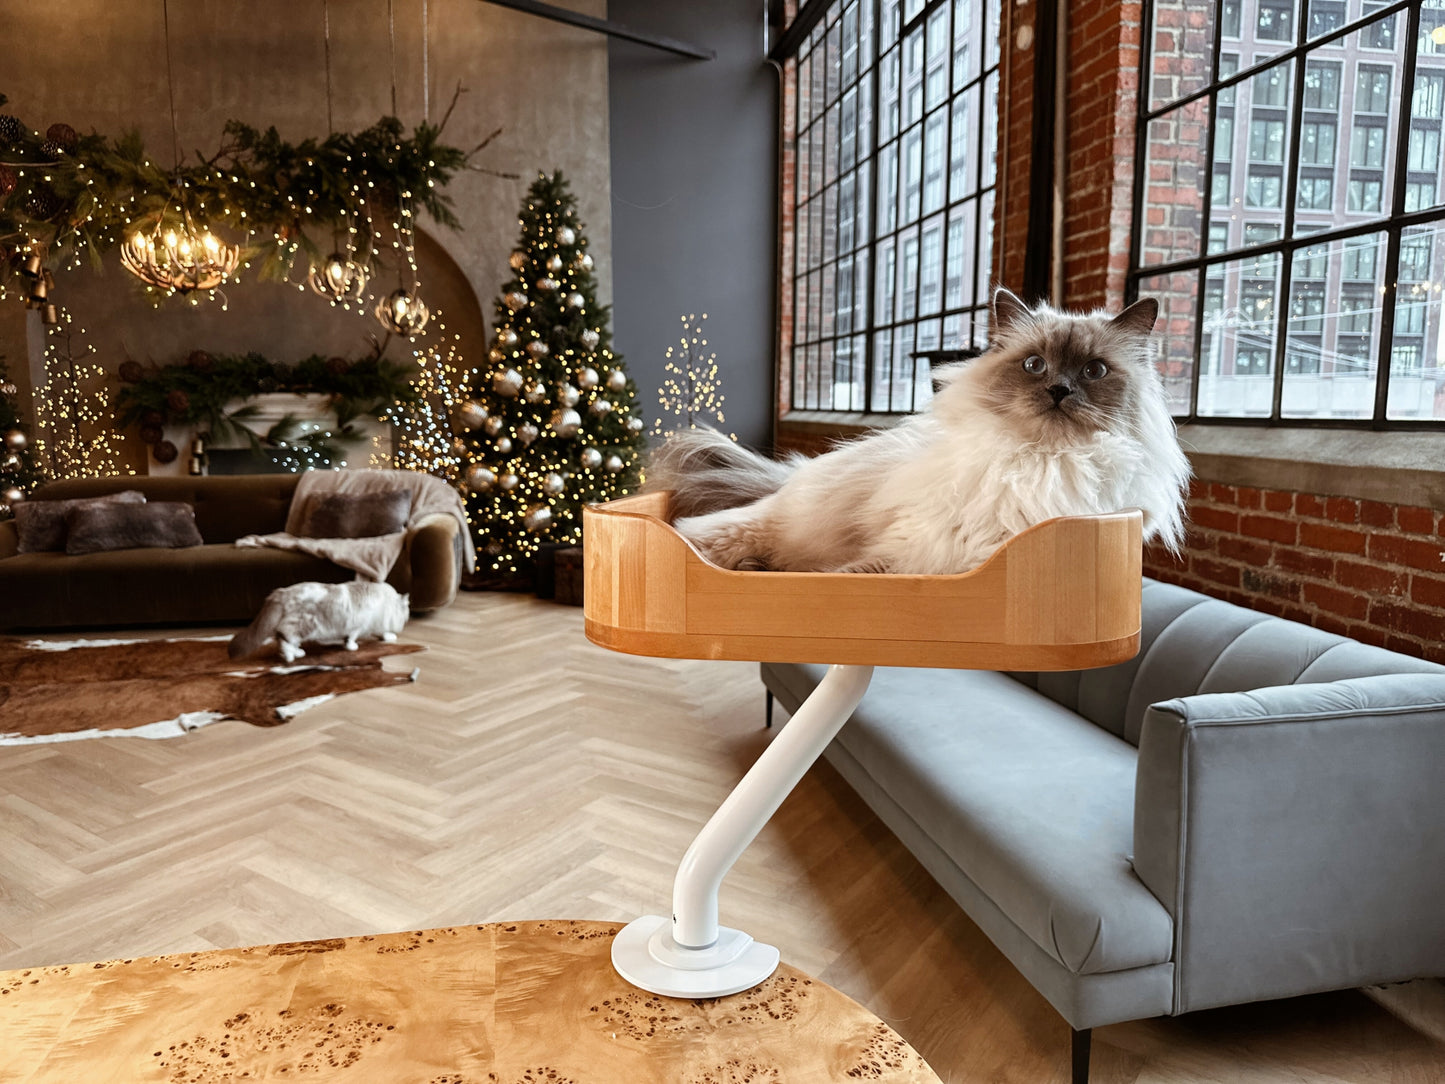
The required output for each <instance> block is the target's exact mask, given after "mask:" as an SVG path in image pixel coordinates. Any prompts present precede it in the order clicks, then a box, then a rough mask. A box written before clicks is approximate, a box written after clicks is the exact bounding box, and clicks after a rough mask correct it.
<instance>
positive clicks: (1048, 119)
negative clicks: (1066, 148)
mask: <svg viewBox="0 0 1445 1084" xmlns="http://www.w3.org/2000/svg"><path fill="white" fill-rule="evenodd" d="M1034 10H1035V11H1036V12H1037V15H1036V16H1035V23H1034V80H1033V84H1034V104H1033V112H1034V115H1033V130H1032V132H1031V133H1030V140H1029V225H1028V233H1027V234H1026V235H1025V239H1024V274H1023V281H1022V283H1021V284H1020V285H1021V287H1022V289H1023V296H1024V300H1025V301H1028V302H1031V303H1034V302H1039V301H1045V300H1047V299H1048V296H1049V258H1050V256H1051V255H1052V252H1053V243H1054V238H1053V233H1054V229H1053V227H1054V223H1053V202H1054V112H1055V110H1054V84H1055V82H1056V81H1057V79H1058V72H1057V71H1055V70H1054V55H1055V52H1056V51H1057V48H1058V31H1059V25H1058V13H1057V10H1056V9H1055V7H1054V5H1053V4H1052V3H1042V4H1038V5H1036V7H1035V8H1034ZM1002 45H1003V46H1004V47H1006V48H1012V47H1013V43H1012V42H1003V43H1002ZM999 127H1000V129H1001V131H1000V133H999V135H1000V138H1001V140H1002V141H1003V142H1004V143H1005V145H1007V140H1008V136H1007V129H1006V126H1004V125H1000V126H999ZM1007 197H1008V194H1007V193H1004V199H1005V200H1007ZM996 213H998V212H996Z"/></svg>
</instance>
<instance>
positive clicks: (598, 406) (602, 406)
mask: <svg viewBox="0 0 1445 1084" xmlns="http://www.w3.org/2000/svg"><path fill="white" fill-rule="evenodd" d="M587 409H588V410H590V411H592V413H593V414H596V415H597V416H598V417H599V418H605V417H607V415H609V414H611V413H612V403H611V402H609V401H608V400H606V399H594V400H592V405H591V406H590V407H588V408H587Z"/></svg>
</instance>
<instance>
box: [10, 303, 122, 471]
mask: <svg viewBox="0 0 1445 1084" xmlns="http://www.w3.org/2000/svg"><path fill="white" fill-rule="evenodd" d="M87 338H88V336H87V333H86V331H85V329H84V328H82V327H79V326H77V325H76V323H75V318H74V317H73V316H71V314H70V313H68V312H65V311H62V312H61V314H60V320H59V322H58V323H56V324H54V325H53V326H51V327H50V328H49V329H48V334H47V336H46V342H45V371H46V373H48V374H49V380H48V381H47V382H46V384H45V386H44V387H43V388H41V389H40V391H39V392H38V393H37V394H36V396H35V423H36V425H35V428H36V438H37V439H36V441H35V447H36V452H37V458H38V459H39V460H40V463H41V466H42V468H43V469H44V471H45V473H46V474H47V475H48V476H49V477H50V478H52V479H61V478H96V477H104V476H108V475H112V474H134V473H135V468H133V467H128V466H126V465H125V464H124V462H123V460H122V458H121V454H120V451H119V450H118V449H117V448H116V446H115V444H114V443H113V441H114V431H113V430H112V428H111V426H112V425H113V424H114V419H113V418H112V416H111V409H110V391H109V389H108V387H107V383H106V382H107V374H106V372H105V370H104V369H103V368H101V367H100V365H98V364H96V363H95V362H93V361H90V360H89V359H90V358H91V357H92V356H93V355H94V354H95V347H94V346H92V345H90V343H89V342H88V341H87Z"/></svg>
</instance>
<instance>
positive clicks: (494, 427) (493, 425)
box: [482, 415, 507, 437]
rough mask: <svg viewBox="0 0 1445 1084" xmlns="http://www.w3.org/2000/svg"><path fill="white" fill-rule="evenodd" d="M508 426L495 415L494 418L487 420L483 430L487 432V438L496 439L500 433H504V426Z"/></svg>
mask: <svg viewBox="0 0 1445 1084" xmlns="http://www.w3.org/2000/svg"><path fill="white" fill-rule="evenodd" d="M506 424H507V423H506V422H504V421H502V419H501V418H498V417H496V416H495V415H493V416H492V417H490V418H488V419H487V422H486V424H485V425H484V426H482V428H483V429H485V430H486V431H487V436H489V437H494V436H496V435H497V434H498V433H500V432H501V431H502V426H504V425H506Z"/></svg>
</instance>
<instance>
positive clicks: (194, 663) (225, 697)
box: [0, 636, 425, 745]
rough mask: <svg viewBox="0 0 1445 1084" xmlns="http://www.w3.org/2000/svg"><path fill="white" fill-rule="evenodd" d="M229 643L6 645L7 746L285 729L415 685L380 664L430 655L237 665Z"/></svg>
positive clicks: (371, 651) (1, 675)
mask: <svg viewBox="0 0 1445 1084" xmlns="http://www.w3.org/2000/svg"><path fill="white" fill-rule="evenodd" d="M230 639H231V638H230V637H229V636H213V637H206V638H202V639H176V640H63V641H45V640H20V639H14V638H0V745H19V744H26V743H30V742H55V741H74V740H77V739H81V738H103V737H128V738H170V737H175V736H176V735H179V734H184V733H186V732H187V731H191V730H195V729H197V728H199V727H202V726H205V725H206V724H208V723H214V722H219V721H220V720H222V719H240V720H242V721H244V722H248V723H252V724H254V725H256V726H277V725H278V724H280V723H284V722H286V721H287V720H288V719H291V718H293V717H294V716H296V715H297V714H299V713H300V712H303V711H305V710H306V709H307V708H310V707H315V706H316V705H317V704H320V703H323V702H324V701H327V700H330V699H331V698H332V697H333V696H337V695H340V694H341V693H349V692H355V691H357V690H359V689H376V688H381V687H383V686H387V685H398V684H401V683H404V682H408V681H414V680H415V679H416V671H415V670H413V671H411V672H410V673H407V672H405V671H395V670H383V669H382V666H381V660H382V659H383V658H384V657H385V656H387V655H399V654H407V653H410V652H413V651H422V650H425V649H424V648H423V647H422V646H421V645H420V644H398V643H390V644H388V643H382V642H380V641H371V642H368V643H364V644H362V645H361V646H360V647H359V648H358V649H357V650H356V651H344V650H341V649H340V648H316V647H313V648H312V649H311V653H309V654H307V655H306V656H304V657H303V658H301V659H298V660H296V662H294V663H292V664H289V665H287V664H286V663H283V662H282V661H281V660H280V658H279V657H277V656H275V655H262V656H259V657H257V658H253V659H247V660H244V661H241V662H236V661H233V660H231V659H229V658H227V657H226V645H227V643H228V642H229V641H230Z"/></svg>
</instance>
